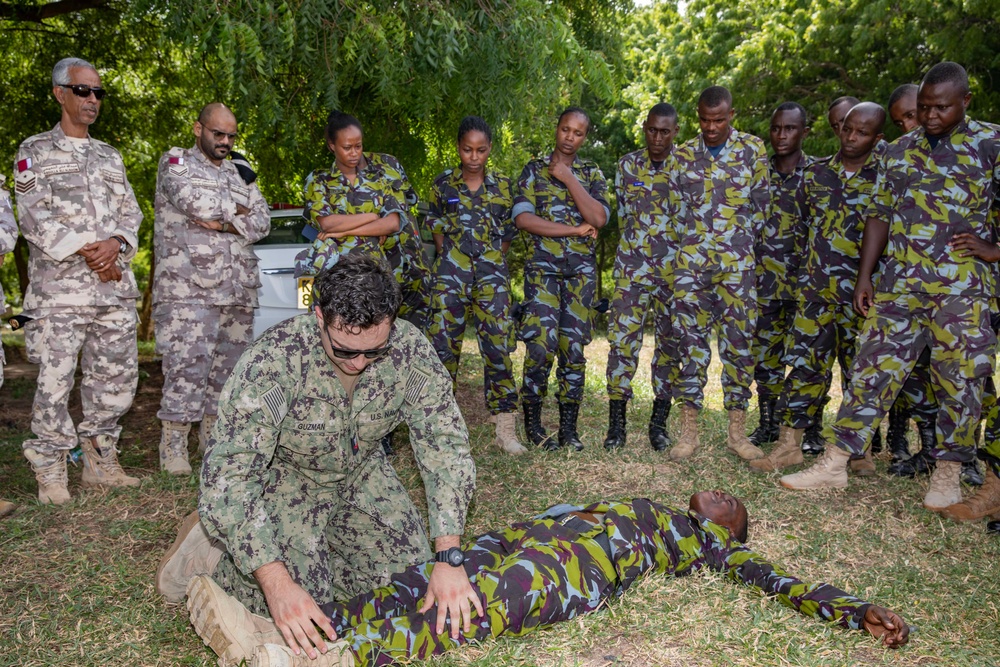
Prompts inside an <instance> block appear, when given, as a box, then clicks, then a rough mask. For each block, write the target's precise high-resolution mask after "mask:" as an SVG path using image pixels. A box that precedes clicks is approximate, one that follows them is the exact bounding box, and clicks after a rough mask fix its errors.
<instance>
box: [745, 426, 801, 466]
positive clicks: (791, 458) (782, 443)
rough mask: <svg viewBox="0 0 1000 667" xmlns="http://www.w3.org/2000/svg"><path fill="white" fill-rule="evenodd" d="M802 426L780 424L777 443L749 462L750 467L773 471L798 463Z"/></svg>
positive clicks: (799, 461)
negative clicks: (765, 452)
mask: <svg viewBox="0 0 1000 667" xmlns="http://www.w3.org/2000/svg"><path fill="white" fill-rule="evenodd" d="M805 432H806V430H805V429H804V428H792V427H790V426H782V427H781V430H780V431H778V444H777V445H775V447H774V449H772V450H771V453H770V454H768V455H767V456H765V457H764V458H762V459H757V460H756V461H751V462H750V468H751V469H752V470H756V471H758V472H774V471H775V470H781V469H782V468H787V467H788V466H794V465H798V464H799V463H802V461H803V460H804V459H803V458H802V434H803V433H805Z"/></svg>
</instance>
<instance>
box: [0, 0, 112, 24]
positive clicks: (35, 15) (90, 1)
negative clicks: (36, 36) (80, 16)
mask: <svg viewBox="0 0 1000 667" xmlns="http://www.w3.org/2000/svg"><path fill="white" fill-rule="evenodd" d="M108 5H109V0H56V2H49V3H47V4H44V5H10V4H7V3H6V2H4V3H0V20H7V21H25V22H29V23H41V22H42V21H44V20H45V19H50V18H52V17H54V16H62V15H63V14H72V13H73V12H82V11H84V10H86V9H106V8H107V7H108Z"/></svg>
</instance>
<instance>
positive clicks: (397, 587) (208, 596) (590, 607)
mask: <svg viewBox="0 0 1000 667" xmlns="http://www.w3.org/2000/svg"><path fill="white" fill-rule="evenodd" d="M746 539H747V511H746V508H745V507H744V506H743V503H741V502H740V501H739V500H738V499H736V498H734V497H733V496H731V495H729V494H728V493H723V492H722V491H702V492H700V493H696V494H695V495H693V496H691V503H690V510H689V511H685V510H683V509H680V508H676V507H667V506H664V505H660V504H658V503H655V502H652V501H650V500H645V499H637V500H633V501H632V502H630V503H621V502H601V503H595V504H593V505H589V506H587V507H585V508H581V507H574V506H570V505H558V506H556V507H553V508H550V509H549V510H547V511H546V512H545V513H544V514H541V515H539V516H537V517H534V518H533V519H530V520H528V521H525V522H523V523H517V524H514V525H513V526H511V527H509V528H506V529H504V530H500V531H497V532H492V533H487V534H485V535H483V536H481V537H479V538H476V539H475V540H474V541H473V542H472V543H471V544H470V545H469V546H468V547H467V549H466V551H465V553H464V555H465V562H464V567H465V571H466V573H467V574H468V576H469V580H470V581H471V582H472V585H473V588H474V589H475V590H476V592H477V593H478V595H479V600H478V601H477V602H478V604H477V608H478V607H479V606H480V605H481V606H482V608H483V609H485V612H486V613H485V615H484V614H483V613H482V610H480V613H479V614H477V616H476V617H475V618H474V619H472V622H471V623H469V621H468V620H466V624H465V627H463V628H460V627H458V624H453V625H451V624H450V623H449V621H448V619H443V618H437V616H436V612H435V610H434V608H431V609H430V610H429V611H426V612H421V611H418V610H419V609H421V599H422V598H423V597H424V595H425V593H426V591H427V582H428V577H429V575H430V572H431V569H432V565H433V563H426V564H423V565H415V566H412V567H410V568H408V569H406V570H405V571H404V572H402V573H401V574H398V575H395V576H393V577H392V582H391V583H390V585H388V586H385V587H383V588H379V589H376V590H373V591H371V592H369V593H363V594H361V595H358V596H356V597H354V598H351V599H350V600H348V601H346V602H343V603H341V602H329V603H327V604H325V605H322V609H323V611H324V613H326V614H328V615H329V617H330V619H331V621H332V625H333V627H334V628H335V629H336V631H337V635H338V637H337V638H336V639H337V641H335V642H334V643H333V645H332V646H330V645H328V644H325V643H324V642H323V640H322V639H321V638H320V636H319V634H318V633H316V634H314V635H311V636H309V637H308V638H307V637H305V636H297V637H296V636H292V634H291V633H290V632H288V631H287V630H284V629H279V628H278V627H276V626H275V625H274V624H273V623H270V621H268V620H267V619H265V618H263V617H260V616H255V615H253V614H251V613H250V612H249V611H248V610H246V608H244V607H243V606H242V605H240V603H239V602H238V601H237V600H235V599H234V598H231V597H229V596H227V595H226V594H225V593H224V592H223V591H222V589H221V588H219V587H218V586H217V585H215V583H214V582H212V580H211V579H210V578H209V577H206V576H199V577H197V578H195V579H193V580H192V581H191V584H190V585H189V586H188V609H189V610H190V612H191V622H192V624H193V625H194V626H195V629H196V630H197V631H198V634H199V635H201V637H202V638H203V639H204V640H205V643H206V644H209V645H210V646H211V647H212V649H213V650H214V651H215V652H216V653H217V654H218V655H220V656H225V657H224V658H223V660H221V661H220V664H223V665H226V664H227V663H228V664H239V662H240V660H241V659H242V658H244V657H245V658H246V659H247V661H248V664H250V665H251V667H275V666H282V667H306V666H308V667H324V666H327V667H328V666H331V665H336V666H351V665H359V666H368V665H388V664H391V663H392V662H393V661H394V660H397V659H401V658H426V657H428V656H430V655H434V654H438V653H442V652H444V651H447V650H449V649H452V648H454V647H456V646H461V645H463V644H465V643H467V642H470V641H481V640H485V639H488V638H490V637H498V636H500V635H504V634H507V635H524V634H528V633H529V632H532V631H534V630H537V629H540V628H546V627H549V626H551V625H553V624H554V623H556V622H558V621H566V620H569V619H571V618H573V617H575V616H577V615H579V614H584V613H587V612H590V611H594V610H596V609H597V608H599V607H600V606H601V605H602V604H604V602H605V601H606V600H608V599H609V598H613V597H615V596H616V595H619V594H621V593H622V591H625V590H627V589H628V588H629V587H630V586H631V585H632V584H633V583H635V581H636V580H637V579H639V578H640V577H641V576H643V575H644V574H646V573H647V572H651V571H652V572H655V573H658V574H664V575H667V576H681V575H685V574H689V573H691V572H696V571H698V570H700V569H702V568H709V569H711V570H715V571H717V572H723V573H725V574H726V575H727V576H728V577H729V578H730V579H732V580H734V581H738V582H742V583H743V584H746V585H747V586H751V587H753V588H756V589H758V590H760V591H762V592H763V593H765V594H767V595H772V596H775V597H777V598H778V601H779V602H781V603H782V604H784V605H786V606H788V607H791V608H793V609H796V610H798V611H799V612H800V613H802V614H805V615H807V616H812V617H813V618H816V619H819V620H823V621H827V622H830V623H836V624H838V625H841V626H843V627H845V628H848V629H851V630H864V631H866V632H868V633H870V634H872V635H874V636H875V637H878V638H880V639H881V640H882V644H884V645H885V646H887V647H889V648H898V647H900V646H902V645H903V644H905V643H906V641H907V635H908V634H909V628H908V626H907V625H906V623H905V622H904V621H903V619H902V618H901V617H900V616H899V615H898V614H895V613H894V612H892V611H889V610H888V609H886V608H884V607H879V606H877V605H874V604H871V603H870V602H865V601H864V600H861V599H859V598H856V597H854V596H853V595H850V594H848V593H845V592H844V591H842V590H840V589H837V588H834V587H833V586H830V585H829V584H806V583H804V582H802V581H800V580H799V579H797V578H795V577H794V576H792V575H790V574H788V573H786V572H784V571H783V570H782V569H781V568H779V567H777V566H776V565H772V564H771V563H769V562H767V561H766V560H765V559H764V558H762V557H761V556H759V555H758V554H756V553H754V552H753V551H751V550H750V549H748V548H747V547H746V546H744V545H743V543H744V542H746ZM449 625H450V628H449V627H447V626H449ZM279 630H280V631H279ZM282 635H283V636H284V641H285V642H287V644H288V646H291V647H292V648H288V646H285V645H283V644H280V643H279V644H274V643H268V642H274V641H276V638H277V641H278V642H280V638H281V637H282ZM300 647H301V649H304V650H300ZM316 649H319V653H317V650H316ZM307 654H310V655H313V656H316V658H317V659H315V660H312V659H310V658H309V657H308V656H307Z"/></svg>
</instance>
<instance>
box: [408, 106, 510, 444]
mask: <svg viewBox="0 0 1000 667" xmlns="http://www.w3.org/2000/svg"><path fill="white" fill-rule="evenodd" d="M492 142H493V132H492V130H490V126H489V125H487V124H486V121H484V120H483V119H482V118H480V117H478V116H466V117H465V118H463V119H462V122H461V124H459V126H458V157H459V160H460V161H461V167H460V168H459V169H448V170H446V171H445V172H444V173H442V174H441V175H440V176H438V177H437V178H436V179H435V180H434V188H433V192H432V194H431V201H430V208H431V213H430V215H429V216H428V218H427V225H428V226H429V227H430V229H431V231H432V232H433V233H434V244H435V245H436V246H437V254H438V258H439V259H438V261H437V271H436V273H437V280H436V281H435V282H434V287H433V290H432V292H431V299H432V303H433V311H434V314H433V320H432V324H431V328H430V336H431V342H432V343H433V344H434V349H435V350H437V353H438V356H439V357H440V358H441V362H442V363H443V364H444V366H445V368H447V369H448V372H449V373H451V379H452V380H453V381H454V380H455V379H456V377H457V375H458V359H459V355H460V354H461V351H462V338H463V336H464V335H465V325H466V322H467V318H468V316H469V315H470V312H471V314H472V315H473V316H474V317H475V327H476V332H477V334H478V335H479V351H480V353H481V354H482V356H483V373H484V381H483V391H484V393H485V394H486V406H487V407H488V408H489V410H490V414H492V415H495V417H496V443H497V445H498V446H499V447H500V448H501V449H503V450H504V451H505V452H507V453H508V454H522V453H524V452H525V451H526V450H525V449H524V447H522V446H521V443H520V442H518V440H517V433H516V429H515V411H516V410H517V388H516V387H515V386H514V373H513V371H512V369H511V361H510V350H509V348H508V344H507V341H508V334H507V331H506V329H507V327H508V326H509V324H508V323H509V317H510V287H509V284H508V283H509V280H510V275H509V273H508V271H507V265H506V264H505V263H504V254H505V253H506V252H507V248H508V247H510V242H511V240H513V238H514V235H515V234H516V233H517V229H516V228H515V227H514V223H513V221H512V220H511V217H510V216H511V213H510V212H511V206H512V204H513V201H512V196H511V183H510V179H509V178H507V177H506V176H502V175H500V174H497V173H495V172H492V171H488V170H487V169H486V160H487V159H488V158H489V156H490V149H491V148H492V146H493V144H492Z"/></svg>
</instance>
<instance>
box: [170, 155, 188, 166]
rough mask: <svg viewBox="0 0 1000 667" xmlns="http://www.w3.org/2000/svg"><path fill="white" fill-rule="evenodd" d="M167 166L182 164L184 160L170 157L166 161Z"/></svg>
mask: <svg viewBox="0 0 1000 667" xmlns="http://www.w3.org/2000/svg"><path fill="white" fill-rule="evenodd" d="M167 163H168V164H184V158H183V157H182V156H180V155H176V156H174V155H172V156H170V157H169V158H168V159H167Z"/></svg>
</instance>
